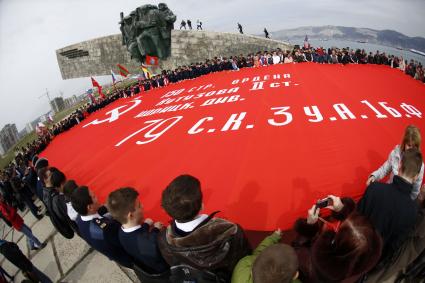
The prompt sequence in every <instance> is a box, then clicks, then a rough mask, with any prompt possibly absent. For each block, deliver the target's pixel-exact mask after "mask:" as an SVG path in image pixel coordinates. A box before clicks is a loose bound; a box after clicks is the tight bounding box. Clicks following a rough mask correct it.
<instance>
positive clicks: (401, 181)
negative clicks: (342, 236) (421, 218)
mask: <svg viewBox="0 0 425 283" xmlns="http://www.w3.org/2000/svg"><path fill="white" fill-rule="evenodd" d="M421 166H422V154H421V153H420V152H419V150H418V149H415V148H411V149H408V150H406V151H405V153H404V154H403V157H402V159H401V167H400V171H399V175H396V176H394V179H393V182H392V183H391V184H383V183H378V182H376V183H372V184H370V185H369V186H368V187H367V189H366V192H365V194H364V195H363V197H362V199H361V200H360V202H359V203H358V206H357V208H358V211H359V212H360V213H361V214H363V215H365V216H366V217H368V218H369V220H370V221H371V222H372V224H373V225H374V227H375V229H376V230H378V232H379V233H380V234H381V236H382V238H383V241H384V248H383V251H382V257H381V262H385V261H386V260H388V259H390V258H391V256H392V255H393V254H394V252H395V251H397V249H398V248H399V247H400V246H401V245H402V244H403V242H404V241H405V240H406V238H407V237H408V235H409V232H411V231H412V230H413V228H414V226H415V223H416V220H417V216H418V205H417V203H416V202H415V201H414V200H412V199H411V198H410V193H411V191H412V189H413V182H414V181H415V180H416V179H417V178H418V175H419V172H420V170H421Z"/></svg>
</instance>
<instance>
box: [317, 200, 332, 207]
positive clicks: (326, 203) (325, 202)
mask: <svg viewBox="0 0 425 283" xmlns="http://www.w3.org/2000/svg"><path fill="white" fill-rule="evenodd" d="M329 205H332V199H331V198H324V199H319V200H318V201H317V202H316V208H324V207H327V206H329Z"/></svg>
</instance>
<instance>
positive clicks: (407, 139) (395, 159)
mask: <svg viewBox="0 0 425 283" xmlns="http://www.w3.org/2000/svg"><path fill="white" fill-rule="evenodd" d="M420 147H421V134H420V132H419V129H418V128H417V127H415V126H413V125H409V126H407V127H406V130H405V131H404V136H403V139H402V141H401V144H400V145H396V147H395V148H394V149H393V150H392V151H391V153H390V155H389V156H388V160H387V161H385V163H384V164H382V166H381V167H379V169H378V170H376V171H375V172H373V173H372V174H370V176H369V178H368V179H367V182H366V185H368V186H369V184H370V183H372V182H375V181H379V180H381V179H383V178H384V177H385V176H387V175H388V174H390V178H389V179H388V183H391V182H392V181H393V177H394V175H398V173H399V167H400V161H401V156H402V155H403V152H404V151H406V150H408V149H410V148H417V149H418V150H420ZM423 177H424V164H423V163H422V167H421V171H420V173H419V176H418V179H417V180H416V181H415V182H414V183H413V190H412V192H411V194H410V197H411V198H412V199H416V198H417V197H418V194H419V191H420V189H421V185H422V181H423Z"/></svg>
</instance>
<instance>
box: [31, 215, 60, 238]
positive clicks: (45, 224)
mask: <svg viewBox="0 0 425 283" xmlns="http://www.w3.org/2000/svg"><path fill="white" fill-rule="evenodd" d="M31 230H32V233H33V234H34V236H36V237H37V239H38V240H39V241H40V242H42V243H43V242H44V241H46V240H47V238H49V237H50V236H51V235H53V234H54V233H55V232H56V229H55V227H53V225H52V222H51V221H50V218H49V217H48V216H44V217H43V219H41V220H40V221H38V222H36V223H35V225H34V226H33V227H32V228H31Z"/></svg>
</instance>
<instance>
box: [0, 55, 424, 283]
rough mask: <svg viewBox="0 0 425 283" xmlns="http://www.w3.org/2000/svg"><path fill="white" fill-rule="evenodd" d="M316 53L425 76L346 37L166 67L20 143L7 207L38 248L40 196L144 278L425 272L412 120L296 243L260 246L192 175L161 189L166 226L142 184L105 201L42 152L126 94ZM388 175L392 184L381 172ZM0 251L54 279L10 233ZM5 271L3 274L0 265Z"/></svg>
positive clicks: (4, 186)
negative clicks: (360, 190)
mask: <svg viewBox="0 0 425 283" xmlns="http://www.w3.org/2000/svg"><path fill="white" fill-rule="evenodd" d="M307 61H310V62H316V63H343V64H350V63H358V64H366V63H367V64H384V65H388V66H391V67H392V68H399V69H400V70H401V71H404V72H405V73H406V74H407V75H410V76H412V77H414V78H415V79H420V78H421V76H422V80H423V70H422V66H421V64H420V63H417V62H413V61H411V62H410V63H409V64H407V62H405V61H404V60H403V59H402V58H397V57H395V56H386V54H385V53H379V52H376V54H374V55H373V54H371V53H370V54H366V52H364V51H362V50H357V51H354V50H350V49H348V48H347V49H329V50H327V51H326V50H324V49H321V48H318V49H312V48H307V49H300V48H297V49H295V50H293V51H291V52H289V51H282V50H275V51H271V52H267V51H265V52H258V53H256V54H249V55H248V56H242V55H240V56H232V57H230V58H214V59H210V60H206V61H205V62H204V63H196V64H192V65H190V66H183V67H180V68H177V69H175V70H173V71H171V70H168V71H163V72H162V73H161V74H160V75H157V76H154V77H152V78H150V79H147V80H142V81H138V82H136V83H135V84H134V85H132V86H129V87H127V88H126V89H124V90H122V91H116V92H114V93H112V94H111V95H109V96H108V97H107V98H105V99H100V100H98V101H96V102H95V103H91V104H87V105H85V106H84V107H82V108H80V109H77V110H76V111H75V112H74V113H72V114H71V115H70V116H69V117H68V118H66V119H65V120H63V121H61V122H59V123H57V124H56V125H54V126H53V127H52V128H51V129H49V131H48V132H47V133H46V134H45V135H43V136H40V137H39V139H38V140H36V141H34V142H32V143H30V144H28V145H27V146H26V147H23V148H21V150H20V152H19V154H17V156H16V158H15V161H14V162H12V163H11V164H10V165H9V166H8V167H6V168H5V169H4V170H2V171H1V174H0V192H1V194H0V195H1V197H0V218H1V219H2V220H3V221H4V222H5V223H6V224H7V225H9V226H10V227H13V228H14V229H16V230H18V231H21V232H22V233H23V234H24V235H25V236H26V237H27V241H28V245H29V247H30V248H31V249H41V248H43V247H44V246H45V243H41V242H40V241H39V240H38V239H37V237H36V236H35V235H33V234H32V231H31V229H30V228H29V227H28V226H27V225H25V223H24V221H23V220H22V218H20V216H19V215H18V214H17V210H24V209H25V207H28V208H29V210H30V212H31V213H32V214H33V215H34V216H35V217H36V218H37V219H41V218H42V217H43V215H42V214H41V213H40V212H41V211H42V207H37V206H36V205H35V204H34V201H35V200H36V199H40V200H41V202H42V204H43V206H45V207H46V215H47V217H49V218H50V220H51V222H52V224H53V226H54V227H55V228H56V229H57V230H58V232H60V233H61V234H62V235H63V236H64V237H65V238H68V239H71V238H73V237H75V236H79V237H81V238H82V239H84V240H85V241H86V242H87V243H88V244H89V245H90V246H91V247H93V248H94V249H95V250H97V251H99V252H100V253H102V254H104V255H105V256H107V257H108V258H109V259H111V260H114V261H116V262H117V263H118V264H120V265H122V266H125V267H128V268H132V269H134V270H135V272H136V274H137V275H138V277H139V278H140V280H141V281H142V282H256V283H258V282H264V283H268V282H270V283H272V282H382V281H383V280H386V279H388V278H390V277H391V276H395V275H397V274H398V275H399V277H400V278H401V277H405V278H413V280H419V279H421V280H423V279H424V274H425V273H424V272H425V264H424V262H425V252H424V251H425V239H424V237H425V218H424V217H425V206H424V196H425V187H424V186H423V185H422V182H423V174H424V166H423V161H422V154H421V152H420V146H421V136H420V132H419V129H418V128H416V127H415V126H408V127H407V128H406V130H405V133H404V135H403V138H402V140H401V143H400V144H399V145H397V146H396V147H395V148H394V150H393V151H392V152H391V153H390V155H389V157H388V160H387V161H386V162H385V163H384V164H383V165H382V166H381V167H380V168H378V170H376V171H375V172H372V173H371V174H370V176H369V177H368V179H367V181H366V186H367V187H366V190H365V193H364V195H363V197H362V198H361V200H360V201H359V202H358V203H357V204H356V203H355V202H354V200H353V199H351V198H349V197H341V198H340V197H337V196H333V195H330V196H324V199H322V200H319V201H318V202H317V203H314V204H312V207H311V209H310V210H309V211H308V212H307V218H300V219H298V220H297V221H296V222H295V223H294V231H295V232H296V234H297V236H296V238H295V239H294V241H293V242H292V243H281V238H282V232H281V231H280V229H278V228H277V229H276V231H275V232H273V233H272V234H271V235H269V236H267V237H266V238H265V239H264V240H263V241H262V242H261V243H260V244H259V245H258V246H257V247H256V248H254V249H252V247H251V245H250V243H249V242H248V240H247V237H246V234H245V232H244V230H243V228H242V227H241V226H239V225H238V224H236V223H233V222H231V221H229V220H225V219H222V218H220V217H219V216H220V214H219V212H214V213H212V214H210V215H207V214H203V213H202V210H203V202H202V187H201V183H200V181H199V180H198V179H197V178H196V177H194V176H190V175H181V176H177V177H176V178H175V179H174V180H171V181H170V184H169V185H168V186H167V187H166V188H165V189H164V190H163V193H162V199H161V206H162V208H163V209H164V210H165V211H166V212H167V214H168V215H169V216H170V218H172V219H173V220H172V221H171V223H170V225H168V226H167V227H164V225H163V224H162V223H160V222H155V221H153V220H152V219H145V218H144V216H143V205H142V203H141V200H140V198H139V195H138V192H137V189H135V188H129V187H125V188H118V189H117V190H115V191H113V192H111V193H110V195H109V197H108V199H107V201H106V203H105V204H100V203H99V202H98V200H97V198H96V196H95V194H94V192H93V191H91V190H90V188H88V187H87V186H84V184H77V183H76V182H75V181H73V180H72V179H71V180H68V179H67V177H66V176H65V174H64V173H63V172H61V171H60V169H58V168H55V167H52V166H51V165H50V164H49V162H48V160H46V159H44V158H38V154H39V153H40V152H41V151H43V150H44V149H45V148H46V146H47V145H48V144H49V142H50V140H51V139H52V138H53V137H54V136H56V135H59V134H61V133H62V132H64V131H67V130H69V129H70V128H72V127H73V126H75V125H77V124H79V123H81V121H82V120H84V119H85V118H86V117H87V116H88V115H89V114H91V113H93V112H95V111H97V110H99V109H101V108H103V107H105V106H106V105H108V104H110V103H112V102H114V101H116V100H117V99H119V98H122V97H129V96H133V95H136V94H138V93H140V92H142V91H148V90H150V89H152V88H158V87H163V86H166V85H167V84H169V83H177V82H179V81H182V80H187V79H193V78H196V77H199V76H202V75H205V74H209V73H212V72H219V71H225V70H234V71H235V70H239V69H240V68H246V67H261V66H266V65H272V64H281V63H292V62H307ZM421 72H422V73H421ZM388 175H390V178H389V180H388V183H380V182H379V181H380V180H382V179H383V178H385V177H386V176H388ZM142 201H143V200H142ZM208 209H210V210H211V209H214V208H208ZM324 209H328V210H331V212H332V213H331V216H329V217H324V216H322V214H321V212H322V211H323V210H324ZM0 252H1V253H3V254H4V255H5V257H6V258H11V260H10V261H11V262H12V263H15V262H16V264H15V265H17V266H18V267H19V268H20V269H22V270H23V271H24V273H25V274H26V276H27V277H28V278H30V280H33V281H34V282H51V281H50V279H49V278H47V276H46V275H44V274H43V273H42V272H41V271H39V270H38V269H36V268H35V267H34V266H33V265H32V264H31V262H30V261H29V260H28V259H26V258H25V256H24V255H23V254H22V252H20V250H19V248H18V247H17V246H16V244H14V243H11V242H7V241H1V242H0ZM19 263H25V264H19ZM171 267H172V268H171ZM0 274H4V273H2V271H1V269H0ZM155 280H156V281H155Z"/></svg>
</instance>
